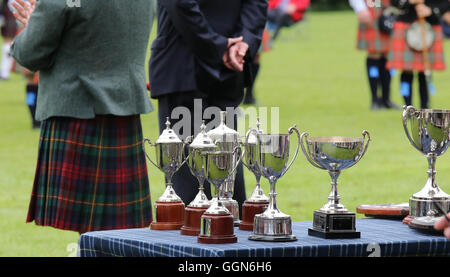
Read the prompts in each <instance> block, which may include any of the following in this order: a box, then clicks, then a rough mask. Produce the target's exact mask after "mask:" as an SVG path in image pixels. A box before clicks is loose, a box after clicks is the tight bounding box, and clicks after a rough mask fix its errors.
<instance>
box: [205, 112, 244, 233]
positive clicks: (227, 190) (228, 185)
mask: <svg viewBox="0 0 450 277" xmlns="http://www.w3.org/2000/svg"><path fill="white" fill-rule="evenodd" d="M226 114H227V113H226V112H225V111H221V112H220V124H219V126H217V127H216V128H215V129H212V130H210V131H209V132H208V133H207V134H208V136H209V137H210V138H211V139H212V141H213V143H214V144H216V146H217V150H218V151H227V152H234V159H233V166H237V165H238V164H239V162H240V160H241V158H242V157H241V155H240V153H238V152H237V151H235V149H236V147H240V144H241V143H240V135H239V133H238V132H237V131H235V130H233V129H231V128H229V127H228V126H227V125H226ZM244 151H245V149H244ZM235 179H236V171H234V173H233V174H231V175H230V176H229V177H228V178H227V179H226V180H225V182H224V183H223V185H222V186H221V188H220V194H221V195H220V197H221V199H222V203H223V204H224V205H225V206H226V207H227V209H228V210H229V211H230V212H231V214H232V215H233V218H234V225H235V226H238V225H239V222H240V220H239V204H238V202H237V201H236V200H234V199H233V198H232V197H233V194H234V181H235Z"/></svg>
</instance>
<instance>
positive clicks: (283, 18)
mask: <svg viewBox="0 0 450 277" xmlns="http://www.w3.org/2000/svg"><path fill="white" fill-rule="evenodd" d="M267 17H268V20H269V21H270V22H272V23H274V25H275V30H274V33H273V36H272V39H273V40H275V39H276V38H277V37H278V35H279V33H280V30H281V28H283V27H288V26H291V25H292V24H293V22H292V20H291V16H290V15H289V14H287V13H285V12H283V11H281V10H280V9H275V10H269V12H268V14H267Z"/></svg>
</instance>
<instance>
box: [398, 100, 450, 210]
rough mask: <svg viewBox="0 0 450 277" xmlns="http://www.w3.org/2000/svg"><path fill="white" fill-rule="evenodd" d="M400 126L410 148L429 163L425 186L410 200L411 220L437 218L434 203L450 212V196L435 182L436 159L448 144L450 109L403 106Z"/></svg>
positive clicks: (449, 139) (449, 136) (449, 140)
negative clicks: (415, 150)
mask: <svg viewBox="0 0 450 277" xmlns="http://www.w3.org/2000/svg"><path fill="white" fill-rule="evenodd" d="M403 108H404V111H403V127H404V129H405V133H406V136H407V138H408V140H409V141H410V143H411V145H412V146H413V147H414V148H416V149H417V150H418V151H419V152H420V153H422V155H424V156H425V157H426V158H427V160H428V167H429V168H428V171H427V173H428V180H427V182H426V183H425V186H424V187H423V188H422V189H421V190H420V191H419V192H417V193H415V194H413V195H412V197H411V198H410V199H409V206H410V219H412V218H414V217H424V216H433V215H436V216H438V215H440V214H441V213H440V211H437V210H436V208H435V206H436V203H437V204H438V205H439V206H440V207H442V208H443V209H444V210H446V211H448V210H450V196H449V195H448V194H447V193H445V192H444V191H442V190H441V189H440V188H439V186H438V184H437V182H436V160H437V157H439V156H441V155H443V154H444V153H445V152H446V151H447V149H448V146H449V142H450V110H434V109H420V110H418V109H415V108H414V107H413V106H404V107H403Z"/></svg>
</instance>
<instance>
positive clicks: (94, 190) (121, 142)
mask: <svg viewBox="0 0 450 277" xmlns="http://www.w3.org/2000/svg"><path fill="white" fill-rule="evenodd" d="M142 136H143V135H142V126H141V121H140V116H139V115H134V116H123V117H119V116H113V115H98V116H96V118H94V119H75V118H67V117H64V118H63V117H52V118H49V119H47V120H44V121H43V122H42V127H41V137H40V142H39V153H38V162H37V167H36V174H35V179H34V185H33V191H32V195H31V201H30V205H29V210H28V217H27V222H32V221H35V223H36V224H37V225H42V226H52V227H55V228H58V229H63V230H72V231H78V232H80V233H84V232H89V231H97V230H110V229H126V228H142V227H147V226H149V224H150V223H151V221H152V209H151V203H150V202H151V199H150V187H149V182H148V172H147V165H146V160H145V154H144V152H143V145H142V140H143V137H142Z"/></svg>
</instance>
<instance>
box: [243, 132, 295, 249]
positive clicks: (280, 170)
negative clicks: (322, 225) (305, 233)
mask: <svg viewBox="0 0 450 277" xmlns="http://www.w3.org/2000/svg"><path fill="white" fill-rule="evenodd" d="M294 132H295V133H296V134H297V149H296V152H295V154H294V157H293V158H292V160H291V162H289V149H290V135H292V134H293V133H294ZM257 138H258V144H257V145H258V149H257V151H258V152H259V155H258V156H259V157H258V158H259V162H258V163H259V165H260V171H261V175H262V176H264V177H265V178H267V179H268V180H269V183H270V193H269V205H268V207H267V209H266V210H265V211H264V212H263V213H262V214H259V215H256V216H255V219H254V224H253V233H252V235H250V236H249V239H250V240H265V241H274V240H296V237H295V236H293V235H292V220H291V217H290V216H289V215H287V214H284V213H282V212H281V211H280V210H279V209H278V206H277V201H276V196H277V192H276V183H277V181H278V179H279V178H281V177H282V176H283V175H284V174H285V173H286V172H287V170H288V169H289V168H290V167H291V165H292V164H293V162H294V161H295V159H296V157H297V155H298V150H299V147H300V133H299V132H298V130H297V128H296V126H293V127H291V128H290V129H289V133H288V134H257Z"/></svg>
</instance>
